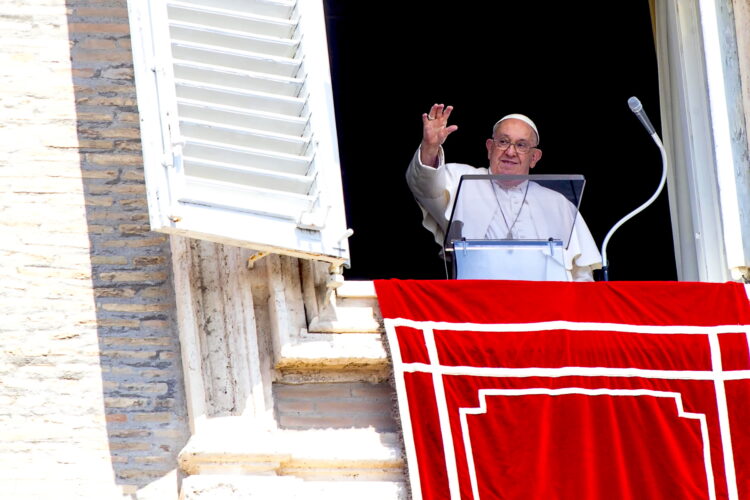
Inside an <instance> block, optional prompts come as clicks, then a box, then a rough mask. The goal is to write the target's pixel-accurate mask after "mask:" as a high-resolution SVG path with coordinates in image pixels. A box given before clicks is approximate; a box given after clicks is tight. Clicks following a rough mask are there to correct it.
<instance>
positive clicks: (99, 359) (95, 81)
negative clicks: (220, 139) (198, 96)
mask: <svg viewBox="0 0 750 500" xmlns="http://www.w3.org/2000/svg"><path fill="white" fill-rule="evenodd" d="M0 12H2V14H0V32H2V34H3V43H2V47H1V48H0V74H1V77H0V109H2V115H1V116H2V119H0V137H2V139H1V140H0V210H2V219H0V259H1V260H0V262H2V264H0V315H2V317H3V321H2V323H0V429H2V430H1V431H0V484H2V497H3V498H98V499H104V498H121V497H125V498H135V497H138V498H142V497H147V496H148V495H152V497H153V498H169V497H170V496H169V495H172V496H174V495H176V491H177V474H176V473H175V472H174V471H175V468H176V466H177V462H176V455H177V453H178V452H179V451H180V449H181V448H182V447H183V445H184V443H185V442H186V440H187V438H188V433H189V431H188V428H187V416H186V410H185V401H184V389H183V382H182V372H181V362H180V355H179V342H178V340H177V338H178V337H177V334H176V328H175V326H174V318H173V316H174V296H173V291H172V286H171V280H170V268H171V262H170V257H169V247H168V240H167V238H166V237H165V236H164V235H160V234H157V233H153V232H150V231H149V226H148V215H147V205H146V198H145V187H144V181H143V170H142V165H141V155H140V139H139V127H138V114H137V108H136V99H135V89H134V84H133V70H132V60H131V55H130V38H129V27H128V19H127V9H126V1H125V0H112V1H108V0H101V1H87V0H68V1H65V0H2V1H0Z"/></svg>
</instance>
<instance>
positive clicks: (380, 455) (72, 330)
mask: <svg viewBox="0 0 750 500" xmlns="http://www.w3.org/2000/svg"><path fill="white" fill-rule="evenodd" d="M298 1H299V2H307V1H308V0H298ZM173 3H175V4H180V3H181V2H173ZM182 3H185V4H191V3H196V2H182ZM198 3H199V2H198ZM220 3H221V2H220ZM256 3H259V4H269V5H271V4H273V5H276V4H278V5H281V6H282V7H284V8H289V9H291V10H292V11H294V8H295V7H294V2H287V1H281V0H280V1H278V2H256ZM224 4H226V5H224V7H223V8H226V6H227V5H228V4H231V2H224ZM653 4H654V19H655V32H656V40H657V49H658V50H659V51H660V65H661V69H660V72H661V73H663V74H661V75H660V76H661V79H660V81H661V82H662V117H663V121H664V122H665V124H666V127H665V134H664V135H665V143H666V144H667V146H668V151H669V154H670V155H671V156H672V158H673V160H674V163H675V164H678V165H681V166H682V167H680V168H681V169H682V170H680V169H677V170H675V171H674V173H672V174H671V176H672V177H671V178H670V183H671V184H670V188H671V196H672V199H671V205H672V214H673V220H675V221H676V224H673V225H674V226H675V227H677V228H678V231H677V233H676V235H675V241H676V247H678V248H679V249H680V250H679V255H678V261H679V264H678V267H679V268H680V269H681V271H680V276H681V279H697V280H706V281H721V280H724V279H742V277H743V275H744V276H745V277H747V266H748V262H750V259H749V258H748V255H749V254H750V241H749V240H750V238H749V237H748V234H749V233H750V223H749V222H750V160H749V159H748V149H750V143H749V142H748V134H747V123H748V120H750V59H749V58H750V55H749V54H750V39H749V38H748V33H750V4H749V3H748V2H747V1H743V0H734V1H730V0H722V1H716V2H710V1H708V0H701V1H697V0H696V1H676V0H673V1H664V2H660V1H655V2H653ZM4 7H5V9H4V11H5V12H6V13H9V14H6V15H4V16H2V17H1V18H0V25H2V27H3V34H4V36H3V49H2V50H0V57H1V58H2V61H3V63H4V64H3V65H2V66H3V69H2V71H3V83H2V86H3V92H2V93H0V102H1V103H2V109H3V110H4V113H3V117H2V122H1V125H0V130H1V131H2V139H3V140H2V142H1V143H0V148H2V154H1V155H0V179H1V182H2V183H3V186H2V189H1V190H0V204H1V205H2V209H3V220H2V222H0V255H1V256H2V266H0V270H1V271H0V273H1V275H0V277H1V279H0V283H2V285H1V286H0V310H1V311H2V313H3V316H4V318H5V321H3V323H2V325H1V326H0V334H1V335H2V336H1V337H0V338H2V354H0V371H1V372H2V374H3V377H2V382H0V400H2V401H3V403H4V404H3V410H1V411H0V424H1V425H2V429H3V430H2V433H1V434H0V435H1V436H2V438H0V463H1V464H2V465H3V467H2V473H1V474H2V475H3V478H2V484H3V494H4V497H5V498H19V499H23V498H158V499H168V498H178V497H179V496H180V495H182V498H185V499H197V498H200V499H213V498H266V497H269V498H270V497H273V498H287V497H288V498H292V497H294V498H297V497H309V498H323V497H325V498H337V497H341V498H350V497H353V496H355V495H356V496H358V497H361V498H368V496H369V497H372V498H376V497H377V498H405V497H406V495H407V492H406V486H405V480H404V473H405V472H404V463H403V458H402V452H401V444H400V440H399V435H398V425H397V421H396V419H395V417H394V403H393V401H392V390H391V386H390V384H389V382H388V376H389V366H388V361H387V355H386V348H385V346H384V345H383V343H382V340H381V338H380V331H381V326H380V324H379V313H378V310H377V305H376V301H375V297H374V291H373V288H372V285H371V283H366V282H360V283H342V278H341V275H340V274H339V271H340V270H339V269H338V268H337V266H338V265H340V264H341V263H342V261H343V260H344V259H342V258H330V257H326V258H314V257H313V258H310V255H301V253H304V252H300V250H299V249H298V248H297V249H295V248H291V249H290V248H282V247H280V246H279V245H280V244H279V243H268V242H262V241H260V242H259V241H251V242H248V244H247V245H242V244H240V243H238V242H237V241H234V238H228V237H226V236H224V237H200V235H199V234H197V233H192V232H191V230H184V231H182V230H181V231H175V230H172V231H170V232H171V234H169V233H165V232H156V231H152V228H151V226H152V223H153V216H154V215H153V214H154V211H155V210H157V209H158V207H155V206H154V202H153V200H152V201H149V198H148V195H147V194H148V190H149V189H152V186H151V184H152V183H151V180H150V179H149V183H150V184H149V185H148V186H147V179H146V174H145V173H144V152H143V147H144V146H143V144H144V142H147V141H148V140H150V139H144V137H143V135H142V130H143V127H144V125H143V122H142V120H143V116H142V115H143V110H142V109H141V110H139V104H140V105H143V103H139V101H138V100H139V95H140V93H139V92H140V89H139V90H138V91H137V90H136V81H137V80H138V79H139V78H141V77H139V76H137V72H138V71H143V68H134V63H133V52H132V47H133V36H132V35H133V33H132V28H131V26H132V24H133V23H132V18H131V17H130V16H132V15H133V14H132V13H133V12H134V7H133V5H131V6H130V7H131V11H130V12H131V14H130V15H129V11H128V5H127V2H126V0H25V1H21V0H6V1H5V2H4ZM136 10H137V9H136ZM696 33H697V35H696ZM691 44H692V45H691ZM719 76H720V77H721V78H718V77H719ZM199 118H200V117H199ZM329 118H331V117H329ZM150 137H153V136H150ZM698 138H704V139H705V141H704V142H701V141H699V140H698ZM180 146H181V145H180ZM707 165H710V167H708V166H707ZM326 175H328V174H326ZM339 203H340V202H339ZM149 210H151V218H150V214H149ZM170 215H174V214H167V215H166V217H167V218H168V217H169V216H170ZM178 216H179V215H178ZM300 220H301V219H300ZM298 222H299V221H298ZM171 223H172V224H179V221H176V222H175V221H172V222H171ZM302 223H303V224H305V225H307V227H308V229H307V230H308V231H316V229H315V228H316V219H315V217H313V216H310V218H309V220H308V219H304V221H303V222H302ZM168 224H169V223H168ZM298 227H299V226H298ZM310 228H311V229H310ZM166 229H167V230H169V228H166ZM344 229H345V228H344ZM338 237H341V238H344V239H345V236H344V235H343V234H340V235H338ZM222 238H228V239H232V240H233V241H231V242H230V241H225V239H222ZM339 241H340V240H335V241H334V243H339ZM315 252H317V250H313V251H309V252H307V253H308V254H312V253H315Z"/></svg>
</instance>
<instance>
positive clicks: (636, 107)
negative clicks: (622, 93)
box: [628, 96, 643, 113]
mask: <svg viewBox="0 0 750 500" xmlns="http://www.w3.org/2000/svg"><path fill="white" fill-rule="evenodd" d="M628 106H630V111H632V112H633V113H638V112H640V111H642V110H643V104H641V101H640V100H639V99H638V98H637V97H635V96H633V97H631V98H630V99H628Z"/></svg>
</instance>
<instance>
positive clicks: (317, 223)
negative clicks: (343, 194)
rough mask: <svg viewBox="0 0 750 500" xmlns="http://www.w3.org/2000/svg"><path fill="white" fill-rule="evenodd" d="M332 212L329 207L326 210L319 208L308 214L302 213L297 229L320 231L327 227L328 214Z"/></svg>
mask: <svg viewBox="0 0 750 500" xmlns="http://www.w3.org/2000/svg"><path fill="white" fill-rule="evenodd" d="M330 210H331V207H330V205H329V206H327V207H325V208H317V209H312V210H309V211H307V212H302V214H301V215H300V216H299V219H298V220H297V227H298V228H300V229H309V230H312V231H320V230H321V229H323V228H324V227H326V219H328V212H329V211H330Z"/></svg>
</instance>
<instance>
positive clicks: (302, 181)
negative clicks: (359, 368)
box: [128, 0, 349, 263]
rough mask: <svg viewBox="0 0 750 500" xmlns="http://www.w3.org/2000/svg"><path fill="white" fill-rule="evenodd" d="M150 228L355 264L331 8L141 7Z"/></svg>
mask: <svg viewBox="0 0 750 500" xmlns="http://www.w3.org/2000/svg"><path fill="white" fill-rule="evenodd" d="M128 8H129V11H130V24H131V36H132V40H133V60H134V65H135V73H136V88H137V93H138V107H139V111H140V115H141V136H142V139H143V155H144V166H145V172H146V183H147V190H148V195H149V212H150V218H151V227H152V229H154V230H157V231H164V232H170V233H175V234H182V235H186V236H191V237H194V238H203V239H207V240H211V241H217V242H220V243H228V244H234V245H240V246H248V247H251V248H256V249H259V250H267V251H272V252H277V253H284V254H289V255H295V256H300V257H309V258H316V259H321V260H327V261H331V262H336V263H340V262H343V261H346V260H348V259H349V251H348V245H347V240H346V237H345V233H346V226H345V224H346V222H345V216H344V208H343V195H342V190H341V176H340V170H339V159H338V145H337V141H336V129H335V121H334V119H335V117H334V111H333V97H332V92H331V81H330V69H329V63H328V47H327V42H326V31H325V19H324V16H323V6H322V0H299V1H298V2H295V1H293V0H180V1H177V0H166V1H164V0H161V1H158V0H154V1H144V0H130V1H129V4H128Z"/></svg>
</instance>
